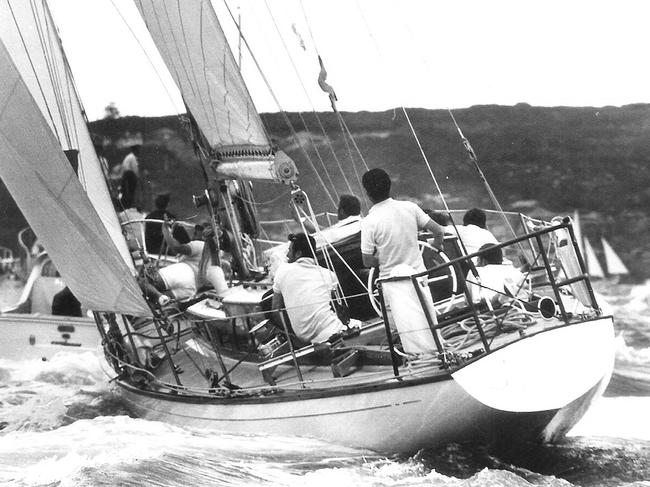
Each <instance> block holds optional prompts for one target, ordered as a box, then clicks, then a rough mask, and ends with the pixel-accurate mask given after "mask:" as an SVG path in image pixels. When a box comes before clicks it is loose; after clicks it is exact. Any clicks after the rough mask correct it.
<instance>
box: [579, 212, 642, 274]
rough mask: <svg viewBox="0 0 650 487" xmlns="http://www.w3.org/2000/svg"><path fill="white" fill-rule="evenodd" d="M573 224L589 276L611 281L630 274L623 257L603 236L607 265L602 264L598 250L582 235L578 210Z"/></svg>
mask: <svg viewBox="0 0 650 487" xmlns="http://www.w3.org/2000/svg"><path fill="white" fill-rule="evenodd" d="M573 225H574V228H575V232H576V238H577V240H578V245H579V247H580V250H581V251H582V252H583V253H584V257H585V264H586V266H587V271H588V272H589V276H590V277H591V278H592V279H605V278H607V279H608V280H610V281H613V280H618V279H619V278H620V277H621V276H625V275H628V274H629V273H630V271H629V270H628V268H627V267H626V266H625V264H624V263H623V261H622V260H621V258H620V257H619V256H618V254H617V253H616V252H615V251H614V249H613V248H612V246H611V245H610V244H609V242H608V241H607V240H606V239H605V237H601V239H600V241H601V245H602V247H603V253H604V257H605V267H604V268H603V266H602V265H601V264H600V261H599V260H598V257H597V256H596V252H595V251H594V248H593V246H592V245H591V242H590V241H589V239H587V237H584V236H583V235H582V229H581V225H580V216H579V214H578V212H577V211H575V212H574V213H573Z"/></svg>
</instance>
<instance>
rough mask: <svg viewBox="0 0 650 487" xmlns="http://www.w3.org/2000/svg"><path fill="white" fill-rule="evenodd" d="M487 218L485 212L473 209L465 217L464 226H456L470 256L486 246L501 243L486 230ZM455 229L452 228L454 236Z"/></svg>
mask: <svg viewBox="0 0 650 487" xmlns="http://www.w3.org/2000/svg"><path fill="white" fill-rule="evenodd" d="M486 220H487V217H486V215H485V212H484V211H483V210H481V209H480V208H472V209H471V210H468V211H467V212H466V213H465V215H464V216H463V224H462V225H456V230H457V231H458V237H459V238H460V240H461V241H462V242H463V245H464V246H465V250H466V251H467V253H468V254H473V253H474V252H478V250H479V249H480V248H481V247H482V246H483V245H486V244H495V245H496V244H498V243H499V242H498V241H497V239H496V238H495V236H494V235H492V232H490V231H489V230H488V229H487V228H486ZM453 228H454V227H450V231H451V233H452V234H453V233H454V230H453Z"/></svg>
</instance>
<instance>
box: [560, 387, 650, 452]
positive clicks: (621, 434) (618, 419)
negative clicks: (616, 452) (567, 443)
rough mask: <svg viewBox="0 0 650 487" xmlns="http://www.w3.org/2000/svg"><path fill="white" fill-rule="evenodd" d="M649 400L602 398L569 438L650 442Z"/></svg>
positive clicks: (639, 398) (647, 398)
mask: <svg viewBox="0 0 650 487" xmlns="http://www.w3.org/2000/svg"><path fill="white" fill-rule="evenodd" d="M648 411H650V397H603V398H600V399H599V400H598V401H597V402H596V403H595V404H594V405H592V406H591V408H590V409H589V410H588V411H587V413H586V414H585V416H584V417H583V418H582V419H581V420H580V422H579V423H578V424H577V425H576V426H575V427H574V428H573V429H572V430H571V432H570V433H569V435H568V436H609V437H613V438H622V439H629V440H633V439H638V440H649V441H650V421H648Z"/></svg>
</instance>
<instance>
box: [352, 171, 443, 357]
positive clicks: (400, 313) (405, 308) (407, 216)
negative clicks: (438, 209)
mask: <svg viewBox="0 0 650 487" xmlns="http://www.w3.org/2000/svg"><path fill="white" fill-rule="evenodd" d="M361 182H362V184H363V187H364V188H365V190H366V193H367V194H368V197H369V198H370V201H372V203H373V206H372V208H370V211H369V213H368V216H367V217H365V218H364V219H363V221H362V222H361V256H362V258H363V263H364V265H365V266H367V267H375V266H378V267H379V278H387V277H394V276H398V275H412V274H415V273H418V272H423V271H425V270H426V268H425V266H424V262H423V261H422V255H421V254H420V249H419V246H418V230H428V231H430V232H431V233H432V234H433V239H432V241H433V245H434V247H436V248H438V249H442V245H443V238H444V232H443V229H442V227H441V226H440V225H438V224H437V223H436V222H434V221H433V220H431V218H429V217H428V216H427V215H426V214H425V213H424V211H422V209H421V208H420V207H419V206H417V205H416V204H415V203H412V202H410V201H397V200H394V199H392V198H391V197H390V187H391V180H390V176H389V175H388V174H387V173H386V171H384V170H383V169H371V170H370V171H368V172H366V173H365V174H364V175H363V179H362V181H361ZM420 285H421V287H422V289H421V290H422V291H423V292H422V293H421V294H422V296H423V298H424V299H425V305H426V306H427V307H428V308H429V311H430V313H431V312H433V303H432V298H431V294H430V292H429V289H428V287H427V286H426V284H423V283H420ZM382 291H383V295H384V300H385V302H386V305H387V307H389V308H390V311H391V315H392V321H393V322H394V324H395V327H396V328H397V331H398V332H399V334H400V338H401V341H402V346H403V347H404V351H405V352H407V353H412V354H431V353H435V343H434V341H433V335H432V334H431V330H430V328H429V326H428V322H427V320H426V316H425V315H424V311H423V309H422V304H421V303H420V301H419V298H418V296H417V294H415V289H414V288H413V285H412V283H411V282H410V281H409V280H404V281H399V282H386V283H384V284H383V285H382Z"/></svg>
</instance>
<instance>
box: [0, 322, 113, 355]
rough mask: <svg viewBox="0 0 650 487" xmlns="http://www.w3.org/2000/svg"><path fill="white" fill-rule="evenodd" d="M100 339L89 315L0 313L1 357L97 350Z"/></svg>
mask: <svg viewBox="0 0 650 487" xmlns="http://www.w3.org/2000/svg"><path fill="white" fill-rule="evenodd" d="M100 345H101V338H100V336H99V332H98V330H97V326H96V325H95V321H94V320H93V319H92V318H75V317H69V316H51V315H42V314H38V313H3V314H0V358H3V359H10V360H31V359H41V360H49V359H50V358H52V357H53V356H54V354H56V353H58V352H68V353H73V352H87V351H93V352H94V351H97V349H98V347H100Z"/></svg>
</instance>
